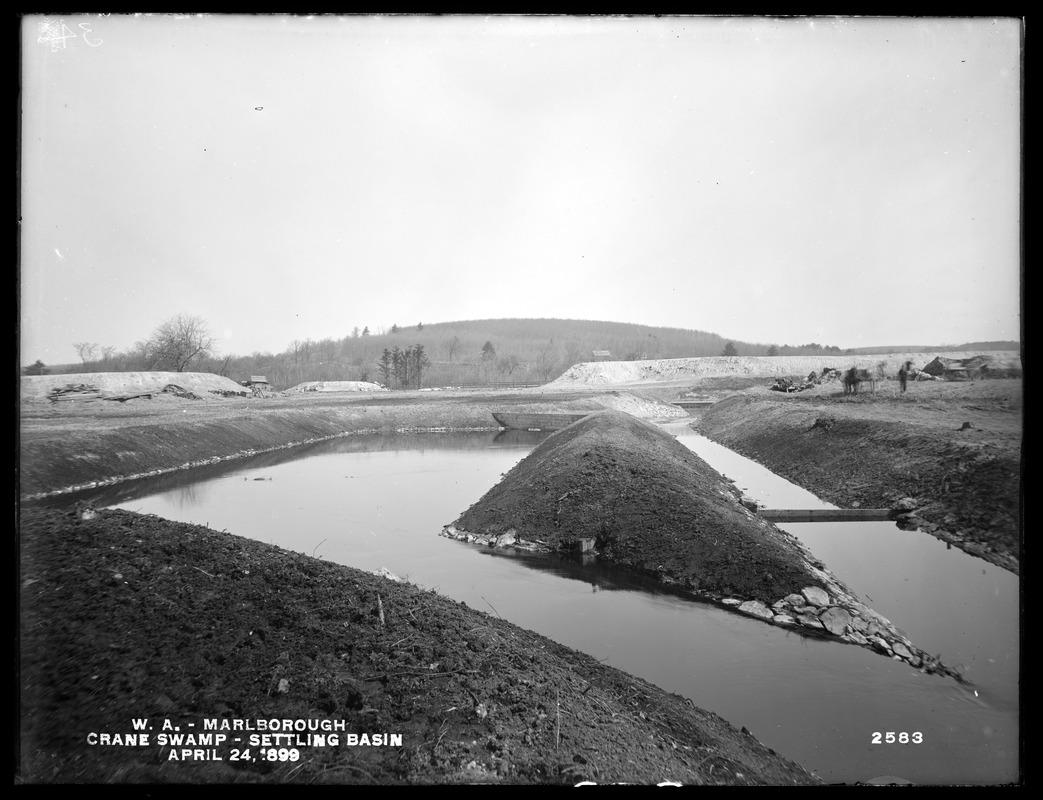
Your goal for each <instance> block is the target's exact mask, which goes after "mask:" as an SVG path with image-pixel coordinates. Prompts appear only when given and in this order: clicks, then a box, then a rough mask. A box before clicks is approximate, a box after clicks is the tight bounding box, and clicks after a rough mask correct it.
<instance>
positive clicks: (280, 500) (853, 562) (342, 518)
mask: <svg viewBox="0 0 1043 800" xmlns="http://www.w3.org/2000/svg"><path fill="white" fill-rule="evenodd" d="M687 422H690V420H687ZM665 427H666V428H667V429H668V430H670V431H671V432H672V433H674V434H675V435H677V436H678V438H679V439H680V440H681V441H682V442H683V443H684V444H686V445H687V446H688V447H690V448H692V449H693V450H694V451H696V452H697V453H699V454H700V455H701V456H702V457H703V458H704V459H705V460H706V461H708V462H709V463H710V464H711V465H712V466H714V467H715V468H716V469H717V470H718V471H719V472H722V473H724V474H725V475H727V476H729V477H730V478H732V479H734V480H736V482H737V483H738V485H739V486H740V487H741V488H743V490H744V492H745V493H746V494H747V495H749V496H751V497H755V498H757V499H758V501H759V502H761V503H763V504H764V505H767V506H770V507H773V508H814V507H828V505H827V504H822V502H821V501H820V500H818V499H817V498H814V497H813V496H812V495H810V494H808V493H807V492H804V491H803V490H801V489H799V488H798V487H795V486H793V485H792V484H788V483H787V482H786V481H783V480H782V479H781V478H779V477H778V476H776V475H773V474H772V473H770V472H768V471H767V470H765V469H764V468H763V467H760V466H759V465H757V464H755V463H753V462H750V461H748V460H747V459H744V458H742V457H741V456H738V455H736V454H735V453H732V452H730V451H728V450H726V449H724V448H721V447H719V446H717V445H715V444H714V443H712V442H709V440H706V439H704V438H703V437H700V436H697V435H696V434H694V433H693V432H692V431H691V430H690V429H689V428H688V427H687V424H686V422H684V423H670V424H668V425H666V426H665ZM507 433H508V434H510V435H505V434H504V433H501V434H493V433H466V434H465V433H460V434H444V433H427V434H404V435H397V436H387V437H382V436H351V437H346V438H342V439H335V440H331V441H327V442H322V443H319V444H316V445H310V446H308V447H306V448H299V449H297V450H289V451H279V452H277V453H269V454H265V455H262V456H258V457H256V458H253V459H249V460H243V461H239V462H230V463H229V462H226V463H221V464H216V465H211V466H208V467H205V468H201V469H199V470H193V471H190V472H186V473H177V474H173V475H167V476H162V477H159V478H153V479H148V480H143V481H137V482H134V483H127V484H123V485H119V486H114V487H109V488H108V489H106V490H102V491H98V492H94V493H93V494H92V497H93V500H94V502H95V503H96V504H98V505H111V506H114V507H118V508H124V509H127V510H131V511H138V512H142V513H149V514H156V515H158V516H161V517H165V518H168V519H172V520H177V521H181V522H191V523H196V524H200V525H208V526H209V527H210V528H213V529H216V530H227V531H229V532H230V533H234V534H238V535H242V536H248V537H250V538H253V539H257V540H259V541H262V542H269V543H272V544H277V545H279V546H280V547H283V548H286V549H290V550H295V551H298V552H302V553H307V554H310V555H314V556H316V557H320V558H324V559H327V560H330V561H334V562H338V563H341V564H346V565H349V566H352V567H356V568H359V569H364V570H370V571H378V570H380V569H381V568H382V567H386V568H387V569H389V570H391V571H392V572H394V573H395V574H396V575H399V576H401V577H403V578H405V579H407V580H409V581H411V582H412V583H415V584H417V585H419V586H422V587H425V588H430V589H435V590H437V591H439V592H440V593H442V594H445V595H447V596H449V597H452V598H454V599H456V600H460V601H463V602H465V603H467V604H468V605H470V606H472V607H473V608H475V609H478V610H481V611H485V612H487V613H490V614H494V613H495V614H498V615H499V616H502V617H503V618H504V619H508V620H510V621H512V622H514V623H516V624H518V625H520V626H522V627H525V628H528V629H531V630H534V631H537V632H539V633H541V634H543V635H545V636H548V637H550V638H552V639H554V640H556V641H559V642H561V643H563V644H565V645H568V646H570V647H573V648H575V649H577V650H582V651H584V652H586V653H589V654H591V655H593V656H595V657H597V658H599V659H602V660H604V661H605V662H606V663H608V664H611V665H612V666H614V667H618V668H620V669H623V670H625V671H627V672H630V673H632V674H634V675H638V676H640V677H642V678H644V679H646V680H649V681H651V682H653V683H655V684H657V685H659V686H661V687H663V688H665V689H667V690H668V691H672V692H676V693H678V694H681V695H684V696H685V697H688V698H690V699H691V700H692V701H693V702H694V703H695V704H696V705H697V706H700V707H702V708H705V709H708V710H711V711H714V712H716V713H718V714H720V715H721V716H722V717H724V718H725V719H727V720H728V721H729V722H731V723H732V724H733V725H736V726H745V727H746V728H748V729H749V730H750V731H751V732H752V733H753V734H754V735H755V736H756V737H757V738H758V739H760V740H761V741H763V742H764V743H765V744H767V745H768V746H769V747H771V748H773V749H774V750H776V751H777V752H779V753H781V754H783V755H785V756H787V757H788V758H792V759H794V760H796V761H798V762H800V763H801V764H803V765H804V766H805V767H807V768H808V769H811V770H813V771H815V772H816V773H817V774H818V775H819V776H820V777H821V778H822V779H823V780H825V781H827V782H831V783H855V782H861V781H868V780H871V779H873V778H877V777H880V776H897V777H900V778H904V779H906V780H909V781H912V782H914V783H920V784H924V783H935V784H954V783H972V784H994V783H1006V782H1014V781H1017V780H1018V746H1019V740H1018V725H1019V714H1018V677H1019V676H1018V667H1019V595H1018V591H1019V588H1018V578H1017V576H1015V575H1013V574H1011V573H1008V572H1006V571H1004V570H1002V569H1000V568H999V567H995V566H993V565H991V564H988V563H986V562H983V561H980V560H977V559H974V558H972V557H971V556H968V555H966V554H965V553H963V552H962V551H960V550H957V549H948V548H947V547H946V545H945V544H944V543H943V542H940V541H938V540H937V539H934V538H933V537H930V536H928V535H926V534H921V533H918V532H907V531H901V530H899V529H898V528H897V527H896V526H895V525H894V524H893V523H880V522H840V523H831V522H823V523H803V524H787V525H786V526H784V527H785V528H786V529H787V530H789V531H790V532H791V533H792V534H793V535H795V536H798V537H800V538H801V539H802V540H804V541H805V542H806V543H808V544H809V546H810V547H811V549H812V551H813V552H814V553H815V554H816V555H817V556H818V557H819V558H820V559H821V560H822V561H823V562H824V563H825V564H826V565H827V566H828V567H829V568H830V569H831V570H832V571H833V572H834V573H835V574H836V575H837V576H838V577H839V578H840V579H841V580H843V581H845V582H846V583H847V584H848V586H849V587H850V588H851V589H853V590H854V591H855V592H856V593H857V594H859V595H860V596H861V597H862V598H863V599H864V600H865V602H867V603H868V604H869V605H870V606H872V607H873V608H875V609H876V610H877V611H879V612H880V613H882V614H884V615H885V616H887V617H888V618H889V619H891V621H892V622H894V623H895V624H896V625H897V626H899V627H900V628H902V629H903V630H904V631H905V632H906V633H907V634H908V635H909V636H910V638H911V639H912V640H913V641H914V642H916V643H918V644H919V645H920V646H922V647H924V648H925V649H927V650H929V651H930V652H931V653H937V654H940V655H941V657H942V659H943V660H944V661H945V662H946V663H947V664H951V665H956V664H959V665H961V668H962V669H963V670H965V672H966V675H967V677H968V678H969V679H970V680H971V681H972V682H973V686H972V687H968V686H962V685H960V684H958V683H956V682H955V681H953V680H951V679H947V678H943V677H940V676H936V675H924V674H922V673H920V672H918V671H916V670H914V669H912V668H910V667H909V666H908V665H906V664H904V663H899V662H896V661H892V660H890V659H888V658H886V657H884V656H882V655H878V654H876V653H873V652H870V651H868V650H866V649H864V648H860V647H855V646H851V645H846V644H841V643H838V642H830V641H822V640H817V639H807V638H805V637H802V636H801V635H800V634H799V633H797V632H795V631H791V630H786V629H783V628H780V627H774V626H771V625H768V624H765V623H763V622H761V621H758V620H755V619H751V618H748V617H744V616H741V615H739V614H736V613H733V612H731V611H728V610H725V609H722V608H719V607H717V606H714V605H710V604H705V603H700V602H694V601H692V600H688V599H685V598H682V597H679V596H677V595H675V594H672V593H670V592H667V591H664V590H663V589H662V588H661V587H659V586H657V585H656V584H655V583H653V582H651V581H649V580H647V579H644V578H642V577H641V576H636V575H634V574H632V573H629V572H627V571H624V570H619V569H614V568H610V567H606V566H605V565H604V564H601V563H599V562H598V561H597V559H596V558H593V559H591V558H587V559H586V560H583V559H580V558H565V557H547V556H534V555H531V554H514V553H511V552H508V551H496V550H493V549H491V548H488V547H481V546H477V545H470V544H466V543H462V542H457V541H453V540H450V539H446V538H444V537H441V536H439V535H438V534H439V531H440V530H441V528H442V526H443V525H445V524H447V523H449V522H452V521H453V520H454V519H456V517H457V516H459V514H460V513H462V512H463V511H464V510H465V509H466V508H467V507H468V506H470V505H471V504H472V503H474V502H475V501H477V500H478V499H479V498H480V497H481V496H482V495H483V494H484V493H485V492H486V491H487V490H488V489H489V488H490V487H491V486H493V485H494V484H495V483H496V482H497V481H498V480H499V479H500V477H501V474H502V473H505V472H507V471H508V470H509V469H510V468H511V467H512V466H513V465H514V464H515V463H517V462H518V461H519V460H520V459H521V458H522V457H524V456H525V455H526V453H527V452H528V451H529V450H530V449H531V448H532V447H533V446H534V445H535V444H536V443H537V442H538V441H540V440H541V439H542V438H543V435H540V434H526V433H525V432H520V431H511V432H507ZM84 497H85V495H82V494H81V495H79V496H77V497H68V498H66V501H67V502H70V503H71V502H73V501H75V500H78V499H84ZM815 504H818V506H816V505H815ZM888 734H893V736H892V737H889V736H888ZM890 738H893V739H894V741H893V743H892V742H889V741H888V739H890ZM669 777H670V776H663V778H664V780H665V779H668V778H669Z"/></svg>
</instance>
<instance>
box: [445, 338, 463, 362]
mask: <svg viewBox="0 0 1043 800" xmlns="http://www.w3.org/2000/svg"><path fill="white" fill-rule="evenodd" d="M442 349H443V350H444V351H445V357H446V358H448V359H449V363H450V364H452V363H453V354H454V353H455V352H456V351H457V350H459V349H460V337H459V336H454V337H453V338H452V339H446V340H445V341H444V342H442Z"/></svg>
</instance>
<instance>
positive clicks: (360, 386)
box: [286, 381, 388, 392]
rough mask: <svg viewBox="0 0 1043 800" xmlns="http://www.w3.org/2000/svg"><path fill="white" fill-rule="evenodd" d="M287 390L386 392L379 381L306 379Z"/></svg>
mask: <svg viewBox="0 0 1043 800" xmlns="http://www.w3.org/2000/svg"><path fill="white" fill-rule="evenodd" d="M286 391H287V392H386V391H388V390H387V389H386V388H385V387H383V386H381V385H380V384H379V383H369V382H368V381H306V382H304V383H298V384H297V385H296V386H294V387H293V388H291V389H287V390H286Z"/></svg>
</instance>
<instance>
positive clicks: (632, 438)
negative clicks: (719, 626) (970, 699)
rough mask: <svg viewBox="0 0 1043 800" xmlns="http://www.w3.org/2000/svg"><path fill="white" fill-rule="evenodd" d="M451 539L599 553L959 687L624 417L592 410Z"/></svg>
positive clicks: (722, 489) (536, 453) (795, 548)
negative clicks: (939, 676)
mask: <svg viewBox="0 0 1043 800" xmlns="http://www.w3.org/2000/svg"><path fill="white" fill-rule="evenodd" d="M443 533H444V535H446V536H448V537H450V538H456V539H465V540H467V541H480V542H483V543H485V544H489V545H494V546H512V547H523V548H527V549H537V550H572V551H579V552H591V551H593V552H594V553H596V555H597V556H598V557H599V558H603V559H604V560H606V561H608V562H611V563H613V564H617V565H620V566H624V567H629V568H631V569H636V570H638V571H640V572H643V573H646V574H649V575H652V576H654V577H656V578H657V579H658V580H660V581H661V582H663V583H666V584H672V585H675V586H677V587H679V588H683V589H684V590H685V591H686V592H688V593H691V594H694V595H695V596H697V597H700V598H706V599H711V600H715V601H719V602H721V603H723V604H724V605H728V606H732V607H736V608H737V610H738V611H740V612H742V613H745V614H749V615H750V616H754V617H757V618H759V619H762V620H764V621H766V622H770V623H772V624H775V625H783V626H800V628H801V630H802V632H806V633H808V634H810V635H817V636H826V635H830V636H836V637H839V638H840V639H842V640H843V641H847V642H850V643H852V644H858V645H860V646H862V647H866V648H869V649H873V650H876V651H879V652H881V653H883V654H884V655H887V656H893V657H897V658H899V659H900V660H904V661H906V662H907V663H909V665H910V666H913V667H916V668H919V669H921V670H923V671H925V672H932V673H933V672H938V673H942V674H945V675H949V676H951V677H954V678H956V679H958V680H962V676H961V675H960V674H959V673H958V672H957V671H955V670H954V669H952V668H950V667H949V666H947V665H945V664H942V663H941V662H940V661H938V659H937V658H936V657H932V656H930V655H929V654H928V653H926V652H924V651H923V650H921V649H920V648H918V647H917V646H915V645H914V644H913V643H912V642H911V641H909V639H908V638H907V637H906V636H905V635H904V634H902V633H901V631H899V630H898V629H897V628H895V626H894V625H893V624H892V623H891V622H890V621H889V620H887V619H885V618H884V617H882V616H880V615H879V614H877V613H876V612H875V611H874V610H873V609H871V608H869V607H867V606H865V605H864V604H863V603H861V602H860V601H859V600H857V599H856V598H855V596H854V595H853V594H852V593H851V590H850V589H848V588H847V587H846V586H844V585H843V584H842V583H841V582H840V581H839V580H838V579H837V578H836V576H834V575H833V574H831V573H830V572H829V571H828V569H827V568H826V566H825V565H824V564H822V563H821V562H820V561H817V560H816V559H815V557H814V556H813V555H812V554H811V552H810V551H809V550H808V549H807V548H806V547H804V546H803V545H802V544H801V543H800V542H798V541H797V540H796V539H795V538H793V537H792V536H790V535H789V534H787V533H785V532H784V531H781V530H779V529H778V528H777V527H775V526H774V525H772V524H771V523H770V522H768V521H766V520H764V519H762V518H758V517H756V516H754V515H753V514H751V513H750V512H749V511H748V510H747V509H746V508H745V507H744V506H743V505H742V504H741V503H740V497H739V493H738V490H736V489H735V487H734V486H732V485H731V484H730V483H728V482H726V481H725V479H724V478H723V477H721V475H720V474H719V473H717V472H716V471H715V470H713V469H712V468H711V467H710V466H709V465H707V464H706V462H705V461H703V460H702V459H701V458H699V457H698V456H697V455H695V454H694V453H693V452H692V451H690V450H689V449H688V448H687V447H685V446H684V445H682V444H680V443H679V442H678V441H677V440H676V439H675V438H674V437H672V436H671V435H670V434H668V433H666V432H664V431H663V430H661V429H660V428H659V427H657V426H656V425H654V424H652V423H649V422H644V421H641V420H638V419H635V418H634V417H632V416H629V415H627V414H624V413H621V412H618V411H601V412H596V413H593V414H590V415H589V416H587V417H584V418H583V419H581V420H580V421H579V422H575V423H573V424H572V425H570V426H568V427H567V428H563V429H562V430H560V431H558V432H557V433H555V434H553V435H552V436H550V437H549V438H547V439H546V440H544V442H543V443H541V444H540V445H539V446H538V447H537V448H536V449H535V450H533V451H532V452H531V453H530V454H529V455H528V456H526V457H525V458H524V459H522V461H520V462H519V463H518V464H517V465H516V466H515V467H514V468H513V469H512V470H511V471H510V472H508V473H507V474H506V476H504V478H503V480H501V481H500V482H499V483H498V484H497V485H496V486H494V487H493V488H492V489H490V490H489V491H488V492H486V494H485V495H484V496H483V497H482V498H481V499H480V500H479V501H478V502H477V503H475V504H474V505H473V506H471V508H469V509H468V510H467V511H465V512H464V513H463V514H462V515H461V516H460V518H459V519H457V520H456V522H454V523H453V524H452V525H448V526H446V528H445V530H444V531H443ZM827 632H828V633H827Z"/></svg>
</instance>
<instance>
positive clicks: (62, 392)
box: [47, 383, 101, 403]
mask: <svg viewBox="0 0 1043 800" xmlns="http://www.w3.org/2000/svg"><path fill="white" fill-rule="evenodd" d="M100 398H101V390H100V389H98V387H97V386H95V385H94V384H91V383H67V384H65V386H56V387H55V388H53V389H52V390H51V392H50V394H48V395H47V399H48V400H50V401H51V402H52V403H57V402H58V401H59V400H98V399H100Z"/></svg>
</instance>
